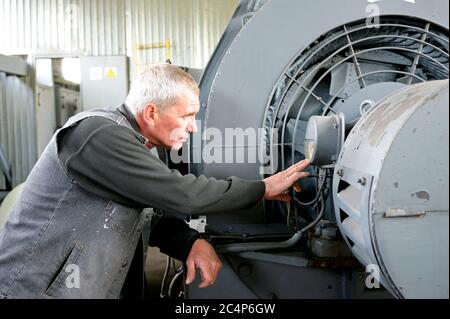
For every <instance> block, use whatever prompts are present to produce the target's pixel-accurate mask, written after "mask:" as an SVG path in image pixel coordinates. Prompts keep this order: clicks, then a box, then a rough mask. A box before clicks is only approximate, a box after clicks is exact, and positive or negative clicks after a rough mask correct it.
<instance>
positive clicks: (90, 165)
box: [59, 105, 265, 257]
mask: <svg viewBox="0 0 450 319" xmlns="http://www.w3.org/2000/svg"><path fill="white" fill-rule="evenodd" d="M119 111H120V112H121V113H123V114H124V115H125V116H126V117H127V119H128V121H129V122H130V124H131V125H132V127H133V128H134V131H132V130H130V129H128V128H126V127H124V126H120V125H117V124H116V123H114V122H112V121H110V120H108V119H106V118H102V117H91V118H87V119H85V120H83V121H81V122H80V123H79V124H78V125H77V126H75V127H72V128H69V129H67V130H66V131H65V133H64V135H63V136H62V137H61V140H60V145H59V157H60V160H61V162H62V163H63V165H64V168H65V170H66V172H67V173H68V174H69V175H70V176H71V177H72V178H74V179H75V180H76V181H77V182H78V183H79V184H80V185H81V186H82V187H83V188H85V189H86V190H87V191H89V192H91V193H93V194H96V195H98V196H101V197H104V198H107V199H110V200H113V201H116V202H118V203H121V204H123V205H127V206H132V207H142V208H145V207H153V208H158V209H162V210H164V211H165V212H166V213H169V215H170V213H179V214H185V215H186V214H193V215H206V214H213V213H226V212H229V211H233V210H238V209H245V208H249V207H253V206H254V205H255V204H256V203H257V202H258V201H260V200H262V198H263V196H264V192H265V185H264V182H262V181H247V180H242V179H239V178H236V177H231V178H230V179H228V180H226V181H225V180H216V179H214V178H206V177H205V176H200V177H196V176H194V175H185V176H182V175H181V174H180V173H179V172H178V171H176V170H170V169H169V168H168V167H167V166H166V165H165V164H164V163H163V162H162V161H160V160H159V159H158V158H157V157H155V156H154V155H153V154H152V153H151V151H150V150H149V149H148V148H146V147H145V146H143V145H142V144H141V143H140V142H139V140H138V139H137V136H138V134H139V133H138V132H139V129H138V126H137V123H136V121H135V119H134V116H133V115H132V114H131V113H130V112H129V110H128V108H127V107H126V106H125V105H123V106H122V107H120V108H119ZM166 218H169V219H165V220H164V219H162V221H161V222H158V228H159V230H158V231H156V232H155V233H156V234H159V235H158V236H159V238H157V237H158V236H153V235H152V240H153V242H154V243H156V242H157V243H159V246H160V245H163V246H164V243H167V247H166V248H165V250H166V251H167V252H168V254H170V255H172V256H174V255H177V254H178V255H179V256H182V257H186V256H187V252H188V251H189V250H190V245H191V244H192V241H189V240H187V244H186V245H185V247H182V248H180V247H175V246H176V245H175V246H174V245H172V244H170V243H169V242H172V241H171V240H170V238H169V234H172V235H173V234H174V233H178V234H182V233H183V232H184V233H185V234H186V236H191V237H193V234H192V232H190V230H188V228H186V227H187V226H186V225H185V223H184V222H182V223H177V222H176V221H175V219H173V218H170V217H166ZM169 220H170V221H169ZM164 227H166V228H167V230H169V229H170V231H164V230H163V229H162V228H164ZM174 228H176V230H174ZM180 236H182V235H180ZM186 236H185V237H186ZM164 237H166V238H164ZM152 240H151V242H152ZM179 244H180V241H178V245H179ZM160 248H162V247H160ZM161 250H162V251H163V250H164V249H161ZM180 250H182V251H183V252H181V251H180ZM175 257H176V256H175Z"/></svg>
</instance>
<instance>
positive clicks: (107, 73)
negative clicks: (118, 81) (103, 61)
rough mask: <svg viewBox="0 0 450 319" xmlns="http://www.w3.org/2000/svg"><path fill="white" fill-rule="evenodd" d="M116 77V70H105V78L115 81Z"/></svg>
mask: <svg viewBox="0 0 450 319" xmlns="http://www.w3.org/2000/svg"><path fill="white" fill-rule="evenodd" d="M116 77H117V68H105V78H107V79H115V78H116Z"/></svg>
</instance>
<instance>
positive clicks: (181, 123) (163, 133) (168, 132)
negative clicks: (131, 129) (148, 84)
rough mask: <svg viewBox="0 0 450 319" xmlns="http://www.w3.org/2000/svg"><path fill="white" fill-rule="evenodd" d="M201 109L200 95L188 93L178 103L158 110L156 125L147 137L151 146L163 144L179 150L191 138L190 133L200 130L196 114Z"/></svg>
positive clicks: (155, 117)
mask: <svg viewBox="0 0 450 319" xmlns="http://www.w3.org/2000/svg"><path fill="white" fill-rule="evenodd" d="M199 109H200V103H199V99H198V96H197V95H195V94H193V93H187V94H186V95H183V96H180V97H179V99H178V102H177V104H174V105H172V106H168V107H167V108H165V109H164V110H162V111H161V110H157V112H156V113H155V115H154V126H153V127H152V129H151V132H150V134H149V136H147V138H149V140H150V143H151V146H161V147H165V148H168V149H174V150H179V149H181V147H182V146H183V144H184V143H185V142H187V140H188V139H189V135H190V134H192V133H196V132H197V131H198V128H197V124H196V122H195V115H196V114H197V113H198V111H199Z"/></svg>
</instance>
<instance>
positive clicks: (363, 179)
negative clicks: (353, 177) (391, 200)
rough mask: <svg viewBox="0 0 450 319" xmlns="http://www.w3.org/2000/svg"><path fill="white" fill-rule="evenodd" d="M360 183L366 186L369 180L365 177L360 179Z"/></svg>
mask: <svg viewBox="0 0 450 319" xmlns="http://www.w3.org/2000/svg"><path fill="white" fill-rule="evenodd" d="M358 183H359V184H361V185H362V186H364V185H366V183H367V180H366V178H365V177H362V178H359V179H358Z"/></svg>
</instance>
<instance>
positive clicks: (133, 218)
mask: <svg viewBox="0 0 450 319" xmlns="http://www.w3.org/2000/svg"><path fill="white" fill-rule="evenodd" d="M141 212H142V209H137V208H130V207H126V206H122V205H120V204H117V203H115V202H109V203H108V205H106V208H105V223H104V225H103V228H104V229H113V230H115V231H117V232H118V233H120V234H121V235H122V236H124V237H126V238H128V237H129V236H130V235H131V233H132V232H133V230H134V228H135V227H136V223H137V222H138V221H139V215H140V213H141Z"/></svg>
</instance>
